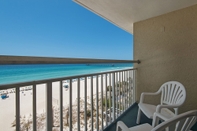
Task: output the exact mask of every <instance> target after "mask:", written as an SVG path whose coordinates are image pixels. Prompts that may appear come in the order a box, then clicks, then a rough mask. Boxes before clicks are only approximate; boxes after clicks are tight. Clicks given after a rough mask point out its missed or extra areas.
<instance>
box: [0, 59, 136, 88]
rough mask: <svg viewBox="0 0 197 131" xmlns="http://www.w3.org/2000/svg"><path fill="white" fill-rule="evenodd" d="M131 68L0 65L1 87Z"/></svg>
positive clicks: (125, 66) (114, 66) (129, 66)
mask: <svg viewBox="0 0 197 131" xmlns="http://www.w3.org/2000/svg"><path fill="white" fill-rule="evenodd" d="M131 67H133V64H132V63H123V64H122V63H121V64H89V65H87V64H33V65H0V85H2V84H11V83H18V82H27V81H34V80H43V79H50V78H59V77H66V76H75V75H82V74H91V73H99V72H104V71H110V70H116V69H126V68H131Z"/></svg>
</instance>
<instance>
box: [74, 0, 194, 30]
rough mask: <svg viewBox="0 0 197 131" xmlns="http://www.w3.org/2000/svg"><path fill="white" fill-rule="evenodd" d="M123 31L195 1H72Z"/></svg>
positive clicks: (192, 3)
mask: <svg viewBox="0 0 197 131" xmlns="http://www.w3.org/2000/svg"><path fill="white" fill-rule="evenodd" d="M74 1H75V2H76V3H78V4H80V5H82V6H84V7H85V8H87V9H89V10H91V11H92V12H94V13H96V14H97V15H99V16H101V17H103V18H105V19H107V20H108V21H110V22H111V23H113V24H115V25H117V26H118V27H120V28H122V29H123V30H126V31H128V32H129V33H131V34H132V33H133V23H135V22H138V21H142V20H146V19H149V18H152V17H155V16H159V15H162V14H166V13H169V12H172V11H175V10H179V9H182V8H185V7H188V6H192V5H195V4H197V0H74Z"/></svg>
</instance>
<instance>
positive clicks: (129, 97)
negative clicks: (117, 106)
mask: <svg viewBox="0 0 197 131" xmlns="http://www.w3.org/2000/svg"><path fill="white" fill-rule="evenodd" d="M127 88H128V107H129V106H130V105H131V95H130V92H131V90H130V70H128V86H127Z"/></svg>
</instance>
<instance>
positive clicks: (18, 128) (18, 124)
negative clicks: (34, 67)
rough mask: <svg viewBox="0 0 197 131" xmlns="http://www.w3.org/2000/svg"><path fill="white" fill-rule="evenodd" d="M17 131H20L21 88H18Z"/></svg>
mask: <svg viewBox="0 0 197 131" xmlns="http://www.w3.org/2000/svg"><path fill="white" fill-rule="evenodd" d="M15 90H16V131H20V87H16V88H15Z"/></svg>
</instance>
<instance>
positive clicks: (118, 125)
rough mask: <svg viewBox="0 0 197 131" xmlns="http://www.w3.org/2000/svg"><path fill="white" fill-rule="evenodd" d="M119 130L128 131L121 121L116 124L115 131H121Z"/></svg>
mask: <svg viewBox="0 0 197 131" xmlns="http://www.w3.org/2000/svg"><path fill="white" fill-rule="evenodd" d="M119 129H121V130H122V131H130V130H129V128H128V127H127V126H126V125H125V124H124V123H123V122H122V121H118V122H117V126H116V131H121V130H119Z"/></svg>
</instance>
